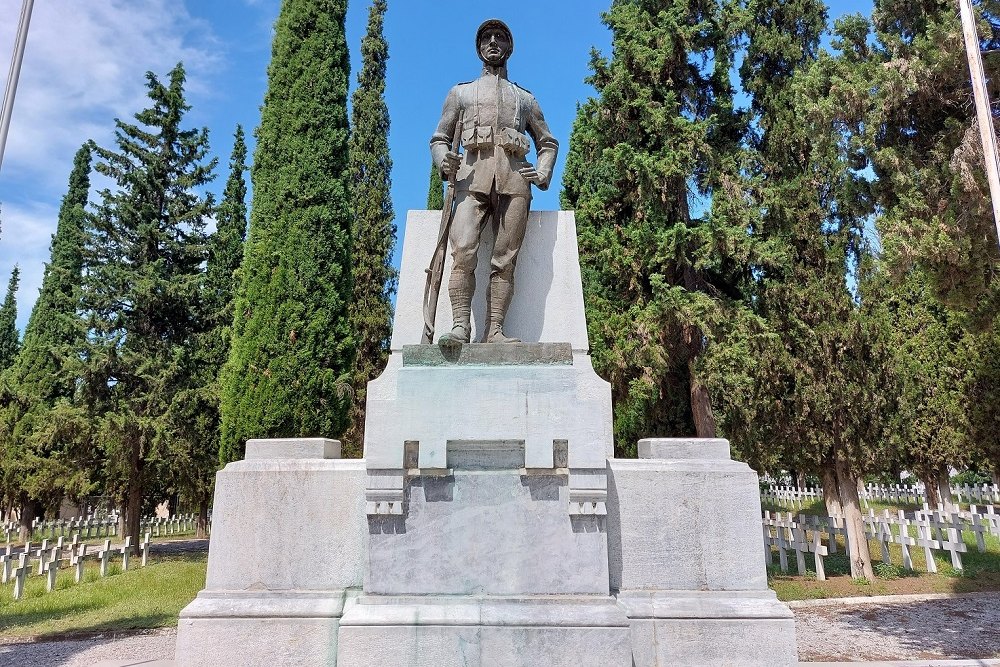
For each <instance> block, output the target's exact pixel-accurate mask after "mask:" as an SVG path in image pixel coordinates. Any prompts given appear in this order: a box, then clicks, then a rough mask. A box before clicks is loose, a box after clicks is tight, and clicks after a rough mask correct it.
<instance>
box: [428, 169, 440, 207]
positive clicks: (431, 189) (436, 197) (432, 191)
mask: <svg viewBox="0 0 1000 667" xmlns="http://www.w3.org/2000/svg"><path fill="white" fill-rule="evenodd" d="M443 208H444V181H443V180H442V178H441V170H440V169H438V168H437V165H435V164H434V163H433V162H432V163H431V179H430V184H429V185H428V186H427V210H428V211H440V210H441V209H443Z"/></svg>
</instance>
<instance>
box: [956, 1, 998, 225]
mask: <svg viewBox="0 0 1000 667" xmlns="http://www.w3.org/2000/svg"><path fill="white" fill-rule="evenodd" d="M958 4H959V7H960V8H961V11H962V31H963V32H964V33H965V51H966V55H967V56H968V58H969V74H970V76H971V78H972V92H973V95H974V96H975V99H976V117H977V118H978V120H979V134H980V136H981V138H982V142H983V156H984V157H985V158H986V177H987V179H988V180H989V183H990V195H991V199H992V200H993V221H994V223H995V224H996V227H997V238H998V240H1000V155H998V152H997V135H996V131H995V130H994V129H993V113H992V111H991V110H990V98H989V96H988V95H987V93H986V76H985V74H984V72H983V57H982V53H981V52H980V50H979V34H978V32H977V31H976V16H975V14H974V13H973V12H972V3H971V2H970V0H958Z"/></svg>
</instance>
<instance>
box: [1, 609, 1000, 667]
mask: <svg viewBox="0 0 1000 667" xmlns="http://www.w3.org/2000/svg"><path fill="white" fill-rule="evenodd" d="M793 611H794V613H795V629H796V633H797V637H798V643H799V659H800V660H803V661H809V662H863V661H891V660H922V661H928V660H948V659H951V660H958V659H979V660H983V659H990V658H1000V593H981V594H975V595H963V596H958V597H948V598H942V597H941V596H906V597H900V598H899V599H896V600H895V601H887V600H886V599H885V598H879V599H877V601H876V602H872V601H871V600H867V599H852V600H847V601H844V600H840V601H836V602H830V601H825V600H824V601H810V602H804V603H794V607H793ZM175 636H176V631H175V630H174V629H173V628H170V629H163V630H154V631H150V632H147V633H143V634H138V635H130V636H120V637H113V636H101V637H94V638H90V639H79V640H67V641H47V642H38V643H29V644H7V645H0V667H16V666H18V667H19V666H21V665H30V666H31V667H92V666H93V665H95V664H97V663H101V662H105V661H122V660H128V661H130V663H132V664H136V665H138V664H140V663H141V662H142V661H152V660H170V659H172V658H173V655H174V639H175ZM922 664H928V663H927V662H923V663H922Z"/></svg>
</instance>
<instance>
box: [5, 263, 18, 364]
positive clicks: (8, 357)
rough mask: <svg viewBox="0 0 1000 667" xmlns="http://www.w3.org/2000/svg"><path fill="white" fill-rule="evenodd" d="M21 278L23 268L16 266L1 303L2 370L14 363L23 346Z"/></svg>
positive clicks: (11, 273)
mask: <svg viewBox="0 0 1000 667" xmlns="http://www.w3.org/2000/svg"><path fill="white" fill-rule="evenodd" d="M20 280H21V269H20V268H18V267H17V266H15V267H14V270H13V271H11V272H10V281H9V282H8V283H7V296H6V297H4V300H3V305H0V371H2V370H4V369H5V368H8V367H9V366H10V365H11V364H13V363H14V359H15V358H16V357H17V351H18V350H19V349H20V347H21V342H20V338H19V336H18V333H17V285H18V283H19V282H20Z"/></svg>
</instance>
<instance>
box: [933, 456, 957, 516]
mask: <svg viewBox="0 0 1000 667" xmlns="http://www.w3.org/2000/svg"><path fill="white" fill-rule="evenodd" d="M937 487H938V494H939V495H940V496H941V504H942V505H944V511H945V512H947V513H948V514H951V513H952V512H957V511H958V505H957V504H955V501H954V499H953V498H952V495H951V475H950V474H949V473H948V467H947V466H945V467H944V468H942V469H941V470H939V471H938V476H937Z"/></svg>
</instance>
